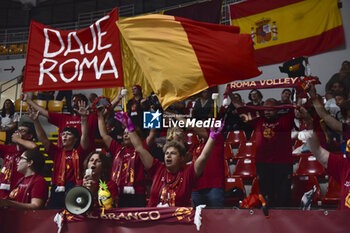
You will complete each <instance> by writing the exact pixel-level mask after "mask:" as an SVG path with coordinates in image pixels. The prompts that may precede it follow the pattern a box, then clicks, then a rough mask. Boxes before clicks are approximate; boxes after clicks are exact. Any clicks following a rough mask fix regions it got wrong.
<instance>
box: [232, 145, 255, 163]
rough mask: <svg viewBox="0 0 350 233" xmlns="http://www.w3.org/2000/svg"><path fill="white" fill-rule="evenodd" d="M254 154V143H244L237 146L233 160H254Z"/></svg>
mask: <svg viewBox="0 0 350 233" xmlns="http://www.w3.org/2000/svg"><path fill="white" fill-rule="evenodd" d="M255 153H256V148H255V142H244V143H241V144H240V145H239V147H238V151H237V154H236V156H235V159H241V158H254V157H255Z"/></svg>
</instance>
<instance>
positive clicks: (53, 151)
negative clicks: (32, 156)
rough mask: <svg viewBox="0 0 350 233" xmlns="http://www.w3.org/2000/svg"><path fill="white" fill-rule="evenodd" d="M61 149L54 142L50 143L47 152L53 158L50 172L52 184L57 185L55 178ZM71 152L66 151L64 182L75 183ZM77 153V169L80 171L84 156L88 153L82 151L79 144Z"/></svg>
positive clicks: (59, 162)
mask: <svg viewBox="0 0 350 233" xmlns="http://www.w3.org/2000/svg"><path fill="white" fill-rule="evenodd" d="M62 153H63V149H62V148H61V147H58V146H56V145H54V144H50V148H49V151H48V152H47V154H48V156H49V157H50V158H51V159H52V160H53V172H52V184H53V185H54V184H55V185H57V178H58V175H59V174H58V173H59V168H60V164H61V157H62ZM72 153H73V150H71V151H66V172H65V182H72V183H75V178H76V177H75V176H74V168H73V159H72ZM77 153H78V156H79V164H80V166H79V171H81V169H82V167H83V162H84V160H85V158H86V157H87V156H88V153H87V152H86V151H84V150H83V149H82V148H81V146H78V148H77Z"/></svg>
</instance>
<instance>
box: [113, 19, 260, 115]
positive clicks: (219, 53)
mask: <svg viewBox="0 0 350 233" xmlns="http://www.w3.org/2000/svg"><path fill="white" fill-rule="evenodd" d="M117 25H118V28H119V30H120V33H121V36H122V38H123V40H125V43H126V45H127V46H128V48H129V49H130V51H131V53H132V55H133V58H132V59H135V61H136V62H137V64H138V66H139V67H140V69H141V70H142V72H138V73H137V74H139V75H143V76H144V78H145V79H147V81H148V83H149V84H150V86H151V87H152V90H153V91H154V93H155V94H156V95H157V96H158V99H159V101H160V102H161V104H162V106H163V108H164V109H166V108H167V107H168V106H169V105H171V104H172V103H175V102H178V101H180V100H183V99H186V98H187V97H189V96H191V95H194V94H196V93H198V92H200V91H202V90H204V89H206V88H208V87H211V86H216V85H219V84H224V83H228V82H231V81H233V80H243V79H249V78H253V77H255V76H258V75H260V73H261V72H260V71H259V70H258V68H257V66H256V63H255V60H254V52H253V44H252V40H251V38H250V35H247V34H239V28H238V27H232V26H226V25H219V24H210V23H201V22H196V21H192V20H189V19H185V18H180V17H174V16H168V15H145V16H139V17H131V18H125V19H120V20H119V21H117ZM123 63H124V61H123ZM141 78H142V77H141ZM133 79H135V80H137V79H138V78H136V77H133Z"/></svg>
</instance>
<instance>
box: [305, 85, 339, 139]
mask: <svg viewBox="0 0 350 233" xmlns="http://www.w3.org/2000/svg"><path fill="white" fill-rule="evenodd" d="M310 85H311V89H310V92H309V93H310V96H311V99H312V104H313V105H314V107H315V110H316V112H317V114H318V115H319V116H320V117H321V118H322V119H323V120H324V122H325V123H326V125H327V126H328V127H329V128H331V129H332V130H334V131H335V132H336V133H337V134H339V135H342V134H343V127H342V123H341V122H340V121H338V120H336V119H335V118H333V117H332V116H331V115H330V114H329V113H328V112H327V110H326V109H325V108H324V106H323V104H322V103H321V102H320V100H319V99H318V97H317V93H316V89H315V86H314V85H313V84H310Z"/></svg>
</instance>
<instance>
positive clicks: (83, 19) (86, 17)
mask: <svg viewBox="0 0 350 233" xmlns="http://www.w3.org/2000/svg"><path fill="white" fill-rule="evenodd" d="M111 10H112V9H106V10H101V11H94V12H89V13H82V14H79V16H78V21H76V22H70V23H64V24H51V25H49V26H50V27H53V28H57V29H61V30H79V29H82V28H86V27H88V26H90V25H91V24H93V23H94V22H95V21H96V20H98V19H100V18H102V17H103V16H105V15H106V14H108V13H109V12H110V11H111ZM118 14H119V16H122V17H127V16H133V15H134V14H135V9H134V4H131V5H125V6H120V7H119V8H118ZM28 36H29V27H21V28H8V29H1V30H0V54H1V50H3V51H4V50H7V51H9V53H6V54H2V55H5V56H6V55H7V56H6V59H7V58H10V57H8V56H9V55H12V54H11V53H10V47H9V46H10V45H18V44H26V43H27V41H28ZM24 53H25V50H24V49H23V51H22V54H24ZM15 55H16V54H15ZM17 55H18V53H17ZM0 56H1V55H0Z"/></svg>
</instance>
